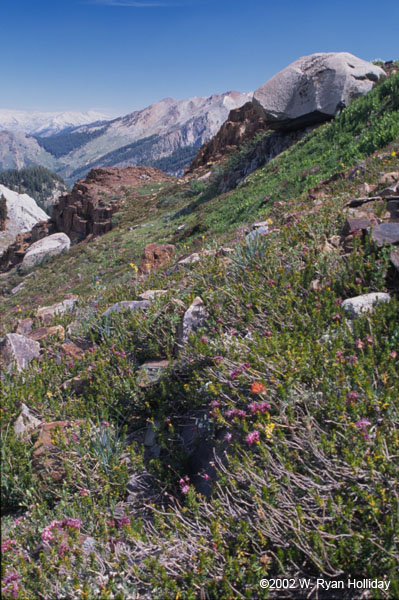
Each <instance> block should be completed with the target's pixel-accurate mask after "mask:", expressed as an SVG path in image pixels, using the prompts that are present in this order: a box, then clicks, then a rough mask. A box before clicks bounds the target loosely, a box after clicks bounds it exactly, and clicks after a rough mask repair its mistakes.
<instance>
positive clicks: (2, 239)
mask: <svg viewBox="0 0 399 600" xmlns="http://www.w3.org/2000/svg"><path fill="white" fill-rule="evenodd" d="M4 199H5V204H6V207H7V217H6V227H5V230H4V231H0V253H2V252H3V250H5V249H6V248H7V247H8V246H9V245H10V244H12V243H13V242H14V241H15V239H16V237H17V235H18V233H21V232H23V231H30V230H31V229H32V227H33V226H34V225H36V223H38V222H39V221H46V220H47V219H48V218H49V216H48V214H46V213H45V212H44V210H42V209H41V208H40V207H39V206H38V205H37V204H36V201H35V200H34V199H33V198H31V197H30V196H28V194H18V193H17V192H13V191H12V190H10V189H8V188H7V187H6V186H5V185H0V200H1V201H2V202H4Z"/></svg>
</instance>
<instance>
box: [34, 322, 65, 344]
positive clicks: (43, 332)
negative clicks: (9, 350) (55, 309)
mask: <svg viewBox="0 0 399 600" xmlns="http://www.w3.org/2000/svg"><path fill="white" fill-rule="evenodd" d="M51 336H57V337H58V339H60V340H64V338H65V329H64V328H63V327H62V325H54V327H39V329H34V330H33V331H31V332H30V333H28V336H27V337H28V338H29V339H30V340H35V342H40V341H44V340H47V339H48V338H49V337H51Z"/></svg>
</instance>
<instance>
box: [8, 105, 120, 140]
mask: <svg viewBox="0 0 399 600" xmlns="http://www.w3.org/2000/svg"><path fill="white" fill-rule="evenodd" d="M110 119H111V117H110V116H107V115H104V114H102V113H99V112H97V111H95V110H88V111H86V112H72V111H66V112H37V111H29V110H8V109H5V108H0V129H7V130H9V131H13V132H19V133H26V134H28V135H40V136H49V135H55V134H57V133H60V132H61V131H65V130H66V129H69V128H71V127H78V126H79V125H87V124H88V123H94V122H95V121H106V120H108V121H109V120H110Z"/></svg>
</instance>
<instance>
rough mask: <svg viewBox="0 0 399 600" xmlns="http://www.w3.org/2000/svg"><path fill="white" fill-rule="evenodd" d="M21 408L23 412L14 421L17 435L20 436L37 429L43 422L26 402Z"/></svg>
mask: <svg viewBox="0 0 399 600" xmlns="http://www.w3.org/2000/svg"><path fill="white" fill-rule="evenodd" d="M21 409H22V410H21V414H20V415H19V417H18V419H17V420H16V421H15V423H14V431H15V435H17V436H19V437H23V436H24V435H25V434H26V433H28V432H29V431H31V430H32V429H36V428H37V427H39V425H40V423H41V421H40V420H39V419H37V418H36V417H35V416H34V415H33V414H32V413H31V412H30V410H29V408H28V407H27V406H26V404H22V406H21Z"/></svg>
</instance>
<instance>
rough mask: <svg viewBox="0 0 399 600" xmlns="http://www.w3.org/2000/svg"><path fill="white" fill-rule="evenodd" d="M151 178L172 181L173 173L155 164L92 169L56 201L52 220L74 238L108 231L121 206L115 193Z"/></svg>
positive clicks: (57, 226) (151, 179)
mask: <svg viewBox="0 0 399 600" xmlns="http://www.w3.org/2000/svg"><path fill="white" fill-rule="evenodd" d="M148 181H157V182H160V181H170V177H169V176H168V175H165V173H163V172H162V171H159V170H158V169H154V168H152V167H127V168H125V169H116V168H111V167H110V168H106V169H92V170H91V171H90V173H89V174H88V175H87V177H86V178H85V179H80V180H79V181H77V182H76V183H75V185H74V186H73V189H72V191H71V192H70V193H69V194H65V195H63V196H61V197H60V199H59V200H58V202H57V203H56V204H55V205H54V208H53V215H52V221H53V222H54V224H55V227H56V229H57V231H62V232H63V233H66V234H67V235H68V236H69V237H70V238H71V240H72V241H79V240H83V239H85V238H86V237H87V236H89V235H94V236H97V235H102V234H104V233H107V231H110V230H111V229H112V215H113V214H114V212H115V211H116V210H117V209H118V207H119V205H118V203H117V202H116V201H115V200H114V199H113V198H112V196H113V195H117V194H119V193H120V191H121V188H138V187H142V186H143V185H144V184H145V183H147V182H148Z"/></svg>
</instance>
